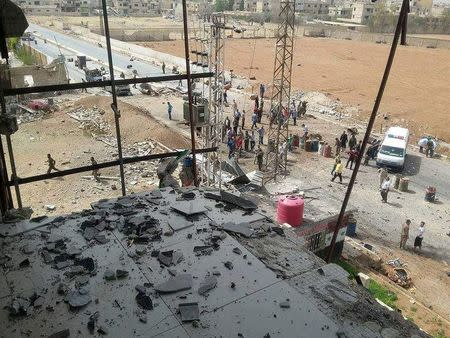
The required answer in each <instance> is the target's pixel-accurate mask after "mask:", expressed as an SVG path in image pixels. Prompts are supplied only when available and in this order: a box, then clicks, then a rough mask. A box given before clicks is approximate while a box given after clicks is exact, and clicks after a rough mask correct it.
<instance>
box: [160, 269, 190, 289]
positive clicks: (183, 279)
mask: <svg viewBox="0 0 450 338" xmlns="http://www.w3.org/2000/svg"><path fill="white" fill-rule="evenodd" d="M191 287H192V275H190V274H180V275H176V276H173V277H170V278H169V280H167V281H166V282H164V283H161V284H158V285H156V286H155V290H156V291H158V292H161V293H172V292H178V291H184V290H189V289H190V288H191Z"/></svg>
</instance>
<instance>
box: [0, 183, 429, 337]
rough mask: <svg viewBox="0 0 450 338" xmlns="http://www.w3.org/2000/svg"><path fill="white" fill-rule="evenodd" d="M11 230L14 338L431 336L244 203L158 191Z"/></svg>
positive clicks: (7, 274)
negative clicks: (102, 337)
mask: <svg viewBox="0 0 450 338" xmlns="http://www.w3.org/2000/svg"><path fill="white" fill-rule="evenodd" d="M238 206H239V207H238ZM0 229H1V233H2V235H3V236H2V237H1V238H0V243H1V248H2V251H1V262H2V267H3V269H2V272H1V275H0V285H1V287H0V292H1V294H0V302H1V308H2V310H1V311H0V322H1V323H2V328H3V330H2V333H1V334H0V335H1V336H3V337H20V336H24V335H27V336H33V337H38V336H45V337H46V336H49V335H52V334H55V333H59V335H57V336H53V337H67V336H68V335H67V331H65V330H69V331H70V336H86V335H88V333H89V332H98V333H99V334H105V332H106V333H108V335H109V336H111V337H130V336H137V337H139V336H142V337H144V336H145V337H149V336H159V337H211V336H223V337H299V336H301V337H336V336H338V337H362V336H365V337H380V332H381V334H383V337H384V336H386V335H384V334H388V333H391V334H397V335H398V336H401V337H403V336H405V337H406V336H408V337H410V336H413V335H414V334H417V335H418V336H425V335H424V334H423V333H421V332H420V331H419V330H418V328H417V327H416V326H415V325H414V324H413V323H410V322H408V321H406V320H404V319H403V317H402V316H401V315H400V314H399V313H396V312H391V311H388V310H387V309H385V308H384V307H382V306H380V305H379V304H378V303H377V302H375V300H374V299H373V298H372V297H371V296H370V295H369V294H368V293H367V292H366V291H365V289H363V288H361V287H359V286H357V285H353V283H352V282H350V281H349V279H348V278H347V276H348V275H347V273H346V272H345V271H344V270H343V269H341V268H340V267H339V266H337V265H335V264H328V265H327V264H325V263H324V262H323V261H322V260H320V259H319V258H318V257H316V256H314V255H313V254H312V253H311V252H309V251H307V250H305V249H304V243H303V241H302V239H301V238H300V237H298V236H297V235H296V234H295V233H294V232H292V231H291V230H289V229H282V228H280V227H278V226H277V225H276V224H274V223H273V222H272V220H271V219H270V218H268V217H267V216H266V214H265V213H264V212H263V211H261V210H258V209H257V207H256V205H254V204H253V203H252V202H251V201H249V200H248V199H245V198H241V197H238V196H236V195H232V194H222V195H221V194H220V193H219V192H218V191H206V190H180V191H174V190H172V189H165V190H164V189H163V190H154V191H151V192H147V193H141V194H135V195H131V196H127V197H123V198H118V199H113V200H100V201H98V202H97V203H94V204H93V205H92V210H85V211H83V212H80V213H76V214H70V215H67V216H59V217H56V218H39V219H34V220H31V221H23V222H20V223H17V224H12V225H9V226H6V225H2V226H1V227H0ZM383 332H384V333H383Z"/></svg>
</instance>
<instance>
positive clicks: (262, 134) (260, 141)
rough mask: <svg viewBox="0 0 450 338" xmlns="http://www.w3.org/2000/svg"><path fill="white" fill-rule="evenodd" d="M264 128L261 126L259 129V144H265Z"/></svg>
mask: <svg viewBox="0 0 450 338" xmlns="http://www.w3.org/2000/svg"><path fill="white" fill-rule="evenodd" d="M264 133H265V130H264V126H261V128H259V129H258V134H259V144H264Z"/></svg>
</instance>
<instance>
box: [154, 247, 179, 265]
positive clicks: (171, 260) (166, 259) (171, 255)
mask: <svg viewBox="0 0 450 338" xmlns="http://www.w3.org/2000/svg"><path fill="white" fill-rule="evenodd" d="M158 260H159V262H160V263H161V264H163V265H165V266H171V265H177V264H178V263H180V262H181V261H182V260H183V254H182V253H181V252H179V251H174V250H169V251H161V252H159V254H158Z"/></svg>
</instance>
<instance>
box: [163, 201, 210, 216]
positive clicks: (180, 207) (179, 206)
mask: <svg viewBox="0 0 450 338" xmlns="http://www.w3.org/2000/svg"><path fill="white" fill-rule="evenodd" d="M170 206H171V207H172V209H174V210H176V211H178V212H180V213H182V214H183V215H187V216H190V215H195V214H201V213H204V212H206V211H208V210H207V209H206V208H205V207H204V206H203V205H202V204H201V203H198V202H197V201H176V202H174V203H171V205H170Z"/></svg>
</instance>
